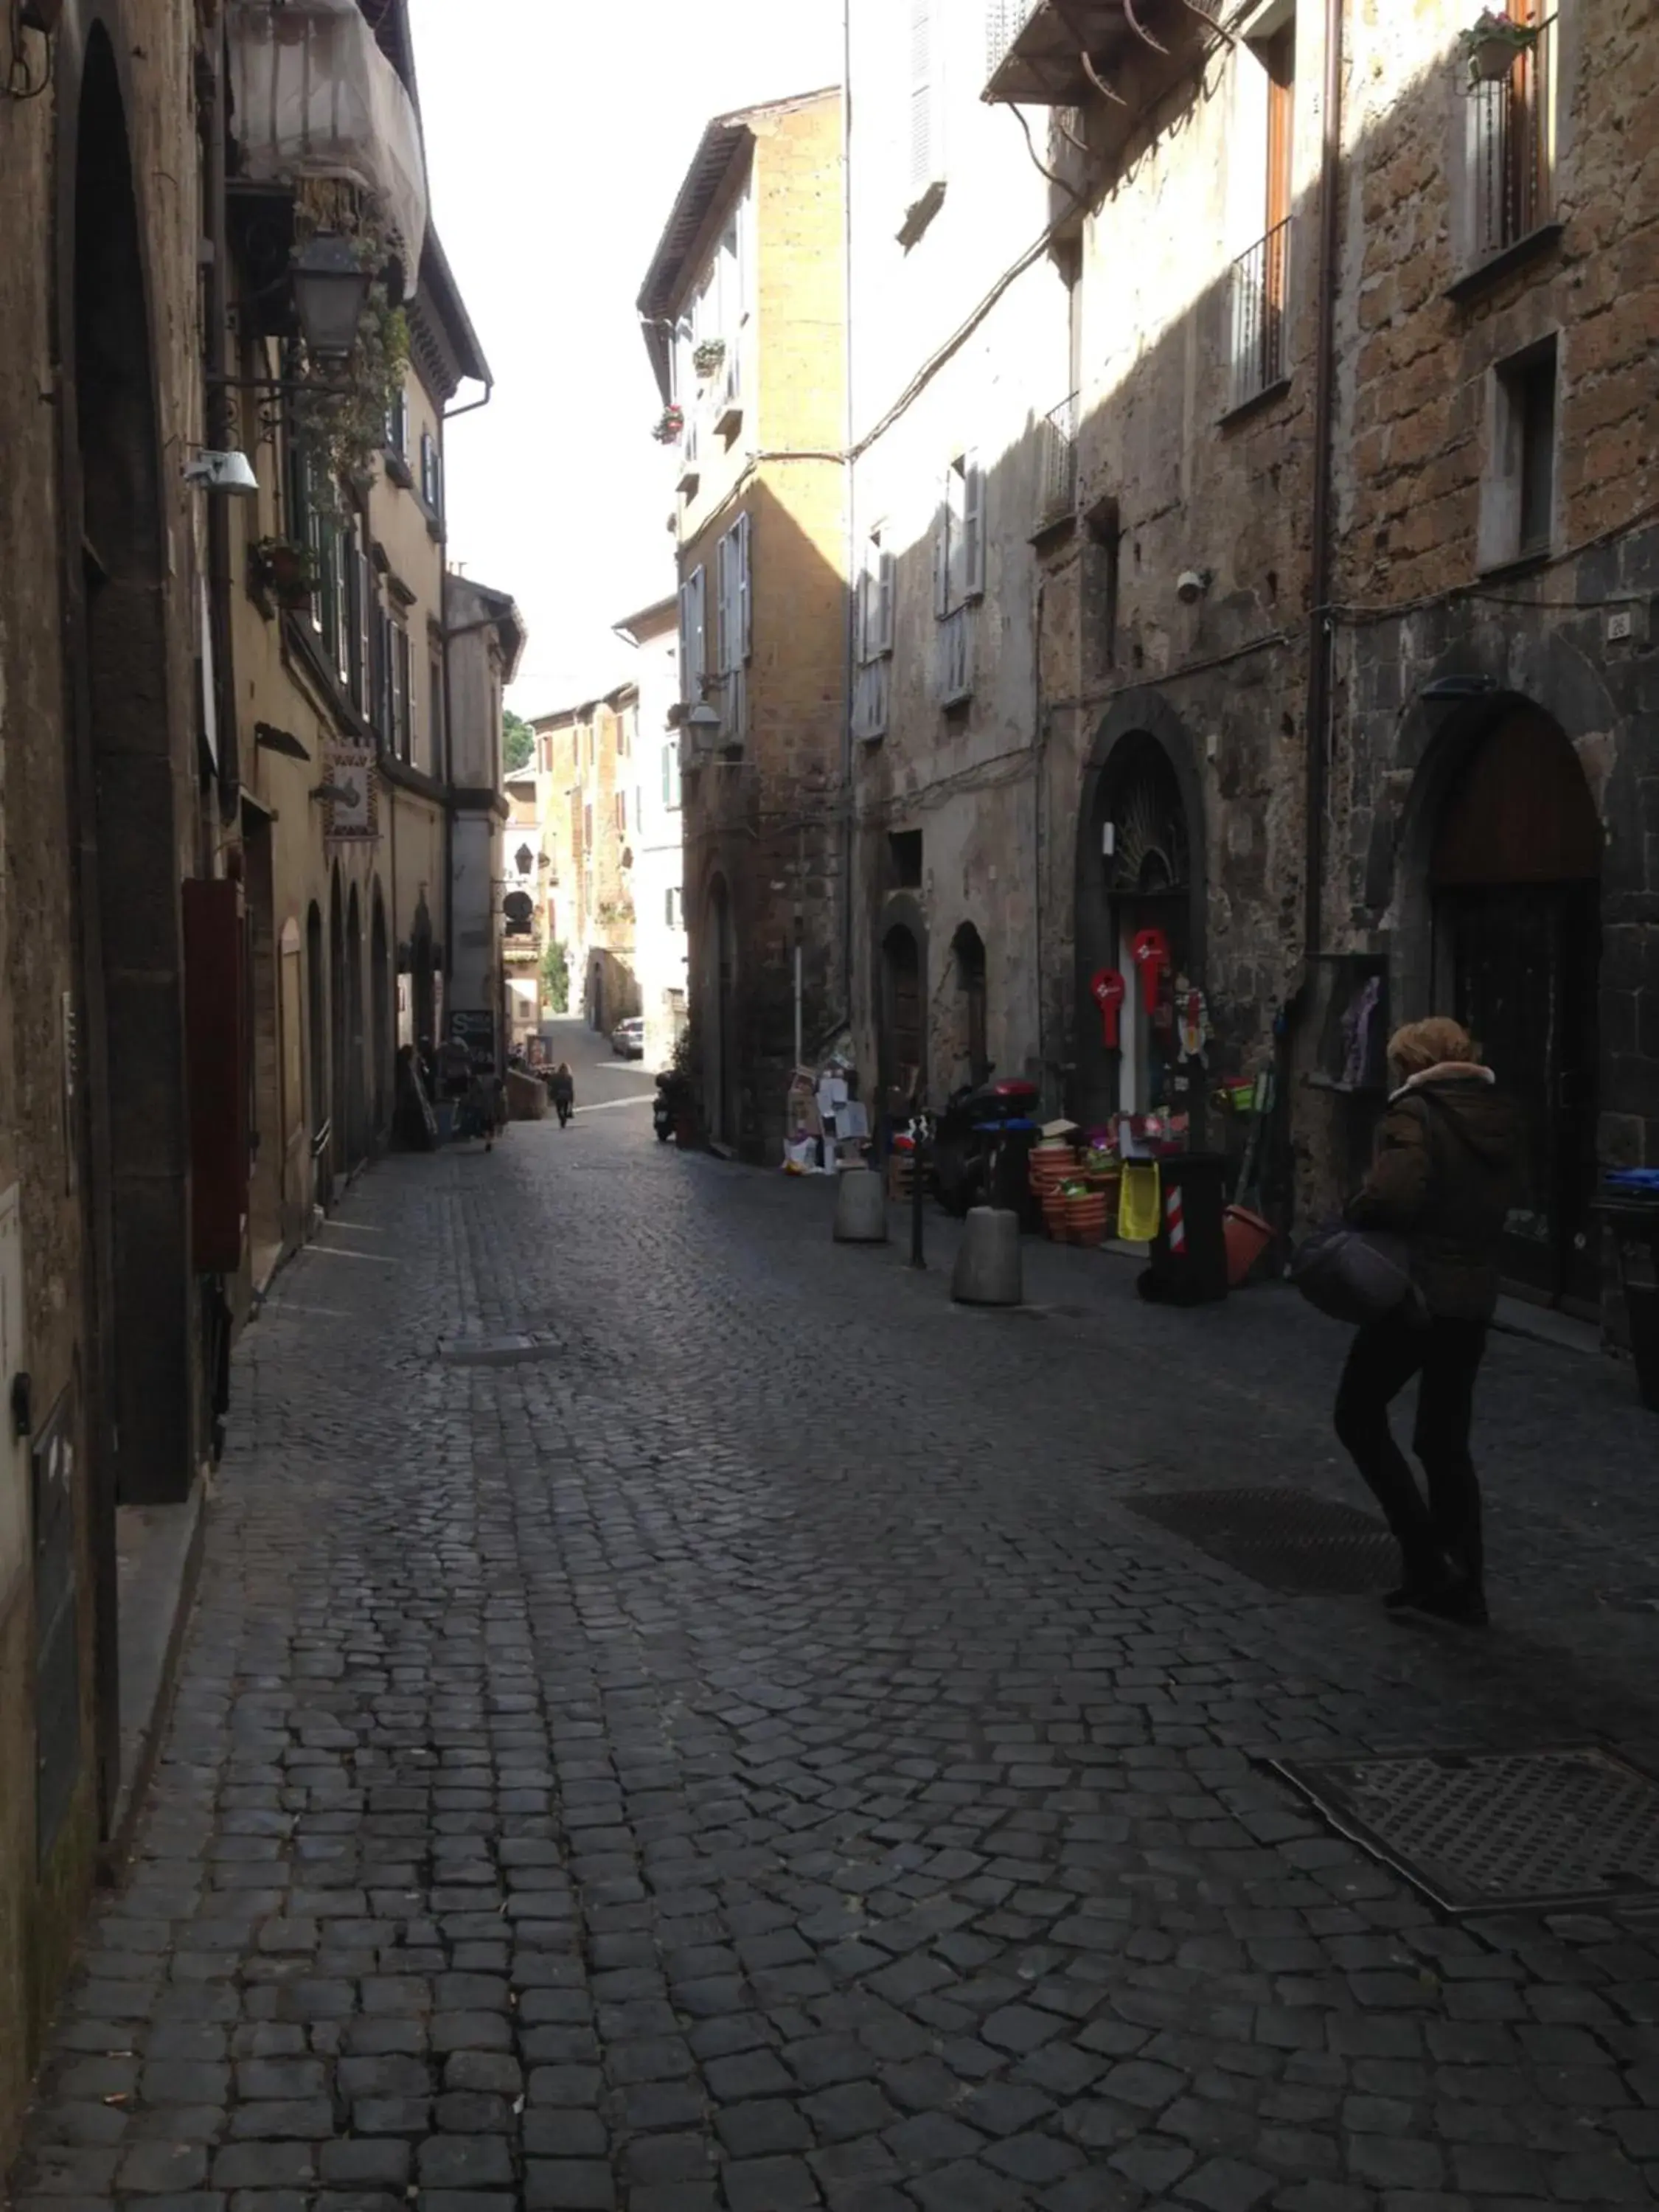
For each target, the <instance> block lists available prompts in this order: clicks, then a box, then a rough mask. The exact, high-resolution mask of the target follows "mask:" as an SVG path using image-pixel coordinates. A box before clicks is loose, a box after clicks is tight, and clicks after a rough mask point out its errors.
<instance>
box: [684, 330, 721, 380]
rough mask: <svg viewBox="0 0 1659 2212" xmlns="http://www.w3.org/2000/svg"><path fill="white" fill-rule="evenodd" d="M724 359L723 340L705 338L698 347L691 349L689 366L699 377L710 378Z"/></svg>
mask: <svg viewBox="0 0 1659 2212" xmlns="http://www.w3.org/2000/svg"><path fill="white" fill-rule="evenodd" d="M725 359H726V340H725V339H724V338H705V339H704V340H703V342H702V344H701V345H700V346H695V347H693V349H692V352H691V366H692V368H695V369H696V372H697V374H698V375H699V376H712V375H713V374H714V371H715V370H716V369H717V368H719V367H720V363H721V362H723V361H724V360H725Z"/></svg>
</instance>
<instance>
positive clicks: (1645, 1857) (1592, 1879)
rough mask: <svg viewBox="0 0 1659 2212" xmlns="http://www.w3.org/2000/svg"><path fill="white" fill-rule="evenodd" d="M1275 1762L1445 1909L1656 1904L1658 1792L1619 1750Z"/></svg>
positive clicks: (1335, 1822) (1330, 1816)
mask: <svg viewBox="0 0 1659 2212" xmlns="http://www.w3.org/2000/svg"><path fill="white" fill-rule="evenodd" d="M1272 1764H1273V1765H1274V1766H1276V1767H1277V1769H1278V1771H1279V1772H1280V1773H1281V1774H1283V1775H1284V1776H1285V1779H1286V1780H1287V1781H1289V1782H1291V1783H1293V1784H1295V1786H1296V1787H1297V1789H1298V1790H1302V1791H1303V1792H1304V1794H1305V1795H1306V1796H1309V1797H1311V1798H1312V1800H1313V1802H1314V1803H1315V1804H1316V1805H1317V1806H1318V1808H1319V1809H1320V1811H1321V1812H1322V1813H1323V1814H1324V1815H1325V1817H1326V1819H1327V1820H1329V1821H1330V1823H1331V1824H1332V1826H1334V1827H1336V1828H1339V1829H1340V1831H1341V1832H1342V1833H1343V1834H1344V1835H1345V1836H1351V1837H1352V1838H1353V1840H1354V1842H1355V1843H1357V1844H1364V1847H1365V1849H1366V1850H1369V1851H1373V1852H1375V1853H1376V1857H1378V1858H1380V1859H1383V1860H1385V1861H1386V1862H1387V1863H1388V1864H1389V1865H1390V1866H1392V1867H1394V1868H1395V1869H1397V1871H1398V1872H1400V1873H1401V1874H1402V1875H1405V1877H1406V1879H1407V1881H1412V1882H1414V1883H1415V1884H1416V1885H1417V1887H1418V1888H1419V1889H1421V1890H1424V1891H1425V1892H1426V1893H1427V1894H1428V1895H1429V1896H1430V1897H1431V1898H1432V1899H1434V1901H1435V1903H1436V1904H1437V1905H1443V1906H1444V1908H1445V1909H1446V1910H1447V1911H1449V1912H1492V1911H1498V1910H1503V1911H1516V1910H1521V1909H1537V1908H1541V1907H1544V1906H1551V1907H1553V1906H1556V1905H1607V1904H1611V1903H1616V1902H1620V1901H1622V1900H1623V1899H1627V1898H1628V1899H1637V1898H1652V1897H1655V1896H1659V1784H1656V1783H1655V1782H1654V1781H1653V1780H1652V1778H1650V1776H1648V1775H1646V1774H1644V1773H1643V1772H1642V1771H1640V1770H1639V1769H1638V1768H1637V1767H1634V1766H1630V1765H1626V1762H1625V1761H1624V1760H1623V1759H1620V1758H1617V1757H1616V1756H1615V1755H1614V1754H1613V1753H1612V1752H1608V1751H1601V1750H1599V1749H1597V1748H1596V1747H1594V1746H1589V1745H1587V1746H1585V1747H1583V1748H1582V1749H1577V1750H1571V1749H1569V1750H1561V1751H1523V1752H1455V1751H1425V1752H1413V1753H1406V1754H1404V1755H1402V1756H1401V1757H1399V1758H1395V1759H1357V1760H1353V1761H1342V1760H1335V1759H1329V1760H1327V1759H1307V1760H1304V1759H1275V1760H1273V1762H1272Z"/></svg>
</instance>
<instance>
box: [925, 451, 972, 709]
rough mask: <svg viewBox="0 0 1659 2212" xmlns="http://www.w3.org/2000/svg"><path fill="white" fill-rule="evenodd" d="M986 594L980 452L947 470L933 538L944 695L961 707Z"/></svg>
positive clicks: (968, 690)
mask: <svg viewBox="0 0 1659 2212" xmlns="http://www.w3.org/2000/svg"><path fill="white" fill-rule="evenodd" d="M984 594H985V472H984V471H983V469H982V468H981V465H980V460H979V456H978V454H977V453H958V454H957V457H956V459H954V460H953V461H952V462H951V465H950V467H949V468H948V469H946V471H945V493H944V497H943V498H942V500H941V501H940V503H939V521H938V524H937V526H936V527H935V530H934V533H933V611H934V614H935V615H936V616H937V617H938V619H939V696H940V698H941V699H942V701H943V702H944V703H945V705H946V706H947V707H954V706H959V705H960V704H961V703H962V702H963V701H964V700H966V699H967V698H969V696H971V695H972V692H973V689H974V609H975V605H977V603H978V602H979V600H980V599H982V598H983V597H984Z"/></svg>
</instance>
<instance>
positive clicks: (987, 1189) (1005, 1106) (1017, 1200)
mask: <svg viewBox="0 0 1659 2212" xmlns="http://www.w3.org/2000/svg"><path fill="white" fill-rule="evenodd" d="M991 1073H994V1071H991V1072H987V1077H986V1079H985V1081H984V1082H983V1083H977V1084H975V1083H964V1084H963V1085H962V1087H961V1089H960V1090H958V1091H952V1092H951V1096H950V1097H949V1098H948V1099H947V1100H946V1102H945V1111H944V1112H943V1113H942V1114H941V1115H939V1119H938V1121H937V1122H936V1123H935V1125H934V1131H933V1189H934V1193H935V1194H936V1196H937V1197H938V1199H939V1204H940V1205H941V1206H943V1207H944V1208H945V1212H947V1213H954V1214H956V1215H957V1216H958V1217H960V1216H962V1215H963V1214H965V1213H966V1212H968V1211H969V1208H970V1207H971V1206H995V1205H1002V1206H1008V1205H1012V1206H1014V1207H1015V1208H1016V1209H1018V1206H1020V1205H1021V1203H1022V1202H1023V1194H1021V1193H1020V1192H1018V1191H1013V1192H1011V1191H1010V1190H1009V1189H1008V1188H1006V1170H1005V1168H1004V1160H1005V1158H1006V1150H1007V1143H1008V1139H1009V1137H1010V1136H1011V1135H1012V1133H1014V1132H1016V1131H1019V1132H1022V1133H1023V1132H1025V1131H1029V1130H1031V1129H1033V1128H1034V1127H1035V1126H1036V1125H1035V1123H1034V1122H1033V1121H1032V1120H1031V1110H1032V1109H1033V1108H1034V1107H1035V1106H1036V1103H1037V1098H1038V1096H1039V1092H1038V1087H1037V1085H1036V1084H1035V1083H1030V1082H1027V1081H1026V1080H1025V1079H1024V1078H1023V1077H1020V1076H1010V1077H1008V1078H1007V1079H1006V1081H1004V1082H1001V1083H995V1082H993V1081H992V1080H991Z"/></svg>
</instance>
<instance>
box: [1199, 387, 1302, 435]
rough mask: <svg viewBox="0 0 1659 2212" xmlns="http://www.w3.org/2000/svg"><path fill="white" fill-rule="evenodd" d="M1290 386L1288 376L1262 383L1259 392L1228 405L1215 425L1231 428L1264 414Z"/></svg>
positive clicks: (1225, 428)
mask: <svg viewBox="0 0 1659 2212" xmlns="http://www.w3.org/2000/svg"><path fill="white" fill-rule="evenodd" d="M1290 388H1291V380H1290V378H1289V377H1288V376H1279V377H1275V378H1274V379H1273V382H1272V383H1271V384H1264V385H1263V386H1262V387H1261V391H1260V392H1252V393H1251V394H1250V396H1249V398H1248V399H1241V400H1240V401H1239V403H1238V404H1237V407H1230V408H1229V409H1228V410H1227V411H1226V413H1225V415H1224V416H1222V417H1221V420H1220V422H1218V424H1217V425H1216V427H1217V428H1218V429H1221V430H1231V429H1235V428H1237V426H1238V424H1239V423H1241V422H1249V420H1250V419H1251V417H1252V416H1256V415H1265V414H1266V412H1267V410H1268V408H1270V407H1271V406H1272V405H1273V403H1274V402H1275V401H1276V400H1279V399H1282V398H1284V397H1285V393H1286V392H1288V391H1289V390H1290Z"/></svg>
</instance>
